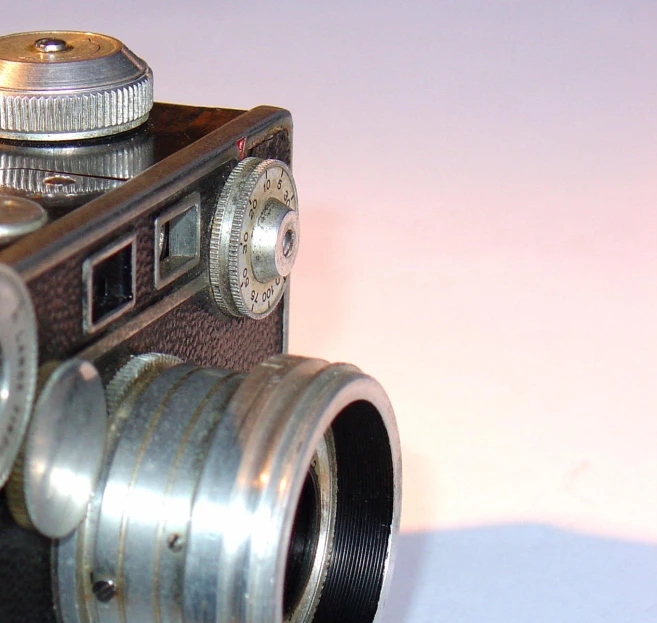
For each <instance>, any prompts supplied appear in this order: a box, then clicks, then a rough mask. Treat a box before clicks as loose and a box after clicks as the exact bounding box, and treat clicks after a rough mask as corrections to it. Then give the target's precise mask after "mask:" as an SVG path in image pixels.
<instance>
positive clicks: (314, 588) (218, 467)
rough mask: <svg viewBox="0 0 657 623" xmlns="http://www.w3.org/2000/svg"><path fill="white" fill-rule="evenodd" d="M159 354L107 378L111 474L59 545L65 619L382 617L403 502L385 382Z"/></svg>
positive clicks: (319, 367)
mask: <svg viewBox="0 0 657 623" xmlns="http://www.w3.org/2000/svg"><path fill="white" fill-rule="evenodd" d="M149 357H150V359H148V362H149V365H145V366H140V365H135V364H133V366H132V368H131V369H132V370H133V371H134V370H139V374H126V373H123V375H122V376H121V375H119V376H120V379H119V382H116V383H113V384H111V386H110V390H109V393H110V395H109V396H108V402H109V404H110V405H112V407H111V409H112V410H113V411H114V413H113V416H112V423H111V426H112V430H113V431H114V433H113V440H112V442H111V444H110V450H109V452H108V459H107V464H106V467H105V470H104V473H103V476H102V479H101V484H100V486H99V489H98V492H97V494H96V496H95V498H94V500H93V501H92V504H91V505H90V510H89V513H88V515H87V519H86V522H85V524H83V525H82V526H81V527H80V529H79V530H78V531H77V532H76V533H74V535H73V536H72V537H71V538H70V539H68V540H65V541H62V542H60V544H59V545H58V552H57V582H58V590H59V598H60V604H59V611H60V613H61V615H62V619H63V620H64V622H65V623H96V622H98V623H105V622H108V623H109V622H110V621H112V622H113V621H121V620H123V621H128V622H129V621H140V623H142V622H143V623H150V622H153V623H155V622H156V621H158V622H163V623H164V622H172V623H173V622H177V623H187V622H190V623H191V622H194V623H222V622H228V621H249V622H250V623H283V622H285V623H311V622H314V623H328V622H329V621H330V622H332V623H334V622H335V621H337V620H339V621H341V622H343V623H344V622H346V623H351V622H353V623H356V622H359V623H366V622H368V621H369V622H371V621H374V620H375V617H376V615H377V612H378V611H379V609H380V605H381V604H382V601H383V599H384V596H385V593H386V590H387V583H388V577H389V572H390V566H391V562H392V557H393V547H394V541H395V537H396V534H397V532H398V527H399V504H400V462H399V440H398V436H397V431H396V426H395V421H394V415H393V413H392V409H391V407H390V404H389V402H388V400H387V397H386V396H385V393H384V392H383V390H382V389H381V387H380V386H379V385H378V384H377V383H376V382H375V381H374V380H373V379H371V378H370V377H367V376H365V375H364V374H363V373H362V372H360V371H359V370H358V369H357V368H354V367H352V366H348V365H346V364H332V365H331V364H328V363H326V362H324V361H320V360H315V359H304V358H299V357H291V356H286V355H281V356H277V357H274V358H272V359H270V360H268V361H266V362H265V363H263V364H261V365H259V366H257V367H256V368H254V369H253V370H252V371H251V372H250V373H249V374H238V373H234V372H230V371H220V370H213V369H207V368H198V367H195V366H191V365H186V364H178V363H176V362H174V361H172V360H171V359H170V358H169V360H163V361H161V362H160V364H162V365H158V361H159V360H158V358H157V356H149ZM99 583H100V584H99ZM101 584H102V586H111V587H112V591H111V594H109V593H108V594H109V595H110V596H109V598H104V599H99V598H98V595H97V594H96V593H97V591H96V593H95V592H94V586H96V587H97V586H99V585H101ZM103 596H104V597H105V593H103Z"/></svg>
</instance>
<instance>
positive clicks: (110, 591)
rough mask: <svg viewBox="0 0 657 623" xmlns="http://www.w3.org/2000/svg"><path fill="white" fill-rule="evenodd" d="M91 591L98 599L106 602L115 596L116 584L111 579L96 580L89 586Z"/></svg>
mask: <svg viewBox="0 0 657 623" xmlns="http://www.w3.org/2000/svg"><path fill="white" fill-rule="evenodd" d="M91 592H92V593H93V594H94V596H95V597H96V599H97V600H98V601H102V602H103V603H107V602H108V601H112V599H114V597H116V586H115V585H114V582H112V580H98V582H95V583H94V585H93V587H92V588H91Z"/></svg>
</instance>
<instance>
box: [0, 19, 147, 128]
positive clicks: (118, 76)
mask: <svg viewBox="0 0 657 623" xmlns="http://www.w3.org/2000/svg"><path fill="white" fill-rule="evenodd" d="M152 105H153V74H152V72H151V70H150V68H149V67H148V65H147V64H146V63H145V62H144V61H143V60H142V59H140V58H138V57H137V56H135V55H134V54H133V53H132V52H131V51H130V50H128V49H127V48H126V47H125V46H124V45H123V44H122V43H121V42H120V41H118V40H117V39H114V38H112V37H107V36H105V35H98V34H92V33H82V32H70V31H55V32H48V33H44V32H31V33H22V34H16V35H8V36H5V37H0V137H1V138H8V139H15V140H37V141H61V140H77V139H84V138H94V137H99V136H106V135H110V134H117V133H119V132H125V131H126V130H130V129H132V128H135V127H137V126H138V125H140V124H142V123H143V122H144V121H146V119H147V118H148V113H149V111H150V109H151V107H152Z"/></svg>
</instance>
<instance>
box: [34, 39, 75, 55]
mask: <svg viewBox="0 0 657 623" xmlns="http://www.w3.org/2000/svg"><path fill="white" fill-rule="evenodd" d="M34 47H35V48H36V49H37V50H39V52H46V53H48V54H50V53H52V52H63V51H64V50H66V49H67V48H68V45H67V43H66V41H64V40H63V39H52V38H50V37H44V38H43V39H37V40H36V41H35V42H34Z"/></svg>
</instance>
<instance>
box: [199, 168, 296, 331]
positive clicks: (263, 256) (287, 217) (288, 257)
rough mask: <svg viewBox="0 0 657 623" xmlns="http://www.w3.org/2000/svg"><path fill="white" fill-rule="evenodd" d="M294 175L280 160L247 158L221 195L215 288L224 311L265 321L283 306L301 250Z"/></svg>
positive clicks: (214, 243)
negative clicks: (284, 296) (279, 306)
mask: <svg viewBox="0 0 657 623" xmlns="http://www.w3.org/2000/svg"><path fill="white" fill-rule="evenodd" d="M299 232H300V230H299V211H298V203H297V190H296V186H295V185H294V179H293V177H292V173H291V172H290V169H289V168H288V167H287V165H286V164H285V163H283V162H281V161H280V160H261V159H259V158H245V159H244V160H242V162H240V163H239V164H238V165H237V166H236V167H235V168H234V169H233V171H232V173H231V174H230V177H229V178H228V181H227V182H226V185H225V186H224V189H223V191H222V193H221V196H220V198H219V202H218V204H217V209H216V212H215V216H214V222H213V224H212V237H211V240H210V283H211V284H212V291H213V294H214V297H215V300H216V301H217V304H218V305H219V307H220V308H221V309H222V310H223V311H224V312H226V313H228V314H231V315H233V316H246V317H248V318H256V319H257V318H264V317H265V316H267V315H269V314H270V313H271V312H272V311H273V310H274V308H275V307H276V304H277V303H278V302H279V301H280V299H281V297H282V296H283V293H284V292H285V288H286V286H287V281H288V277H289V275H290V272H291V271H292V267H293V265H294V261H295V259H296V257H297V253H298V250H299Z"/></svg>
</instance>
